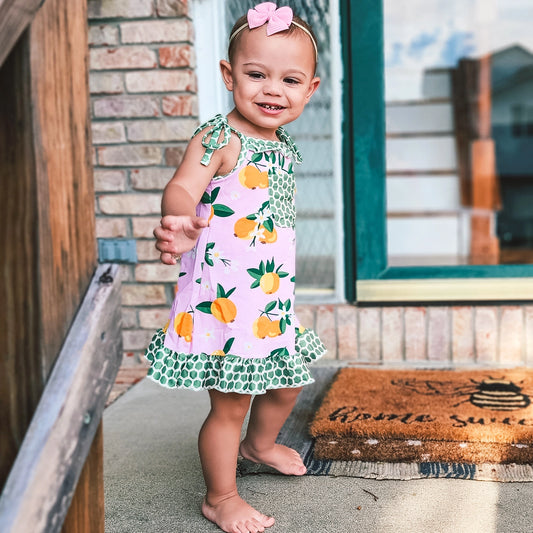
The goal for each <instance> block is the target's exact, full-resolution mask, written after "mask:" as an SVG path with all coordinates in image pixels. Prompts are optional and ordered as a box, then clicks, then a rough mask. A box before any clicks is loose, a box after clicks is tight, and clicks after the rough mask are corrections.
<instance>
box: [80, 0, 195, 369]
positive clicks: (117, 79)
mask: <svg viewBox="0 0 533 533" xmlns="http://www.w3.org/2000/svg"><path fill="white" fill-rule="evenodd" d="M188 7H189V6H188V3H187V0H89V2H88V9H89V47H90V52H89V53H90V90H91V113H92V118H93V122H92V133H93V144H94V169H95V172H94V176H95V189H96V229H97V237H98V238H101V239H116V238H118V239H135V240H136V249H137V259H138V263H137V264H135V265H133V264H131V265H125V266H124V267H123V269H122V274H123V279H124V282H123V291H122V301H123V325H124V330H123V340H124V350H125V357H124V365H125V366H131V365H136V364H140V363H141V362H142V360H141V357H140V356H141V354H142V352H143V350H144V347H145V346H146V344H147V342H148V339H149V338H150V336H151V335H152V333H153V331H154V330H155V329H156V328H158V327H160V326H161V324H164V322H165V321H166V315H167V314H168V309H169V307H170V304H171V303H172V298H173V285H174V282H175V279H176V277H177V273H176V269H175V268H172V267H167V266H164V265H162V264H160V263H159V261H158V253H157V251H156V250H155V248H154V240H153V237H152V231H153V228H154V227H155V226H156V225H157V224H158V223H159V219H160V202H161V193H162V190H163V188H164V186H165V184H166V183H167V182H168V180H169V179H170V177H171V176H172V174H173V172H174V170H175V168H176V166H177V165H179V163H180V161H181V159H182V156H183V153H184V150H185V146H186V144H187V141H188V140H189V138H190V135H191V133H192V132H193V131H194V129H195V127H196V126H197V124H198V118H197V114H198V111H197V108H198V104H197V96H196V78H195V73H194V50H193V40H194V36H193V26H192V21H191V19H190V17H189V14H188Z"/></svg>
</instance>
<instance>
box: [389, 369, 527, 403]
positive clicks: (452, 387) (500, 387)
mask: <svg viewBox="0 0 533 533" xmlns="http://www.w3.org/2000/svg"><path fill="white" fill-rule="evenodd" d="M470 382H471V383H466V384H464V385H459V386H458V385H456V384H455V383H453V382H452V381H431V380H422V379H416V378H415V379H398V380H393V381H392V382H391V383H392V385H396V386H398V387H402V388H404V389H408V390H411V391H413V392H416V393H417V394H423V395H425V396H456V397H461V396H468V397H467V398H466V399H464V400H462V401H460V402H459V403H457V404H455V405H454V406H453V407H457V406H459V405H461V404H462V403H465V402H470V403H471V404H472V405H475V406H476V407H480V408H481V409H490V410H492V411H516V410H518V409H525V408H526V407H527V406H528V405H529V404H530V403H531V400H530V398H529V396H528V395H527V394H524V393H523V392H522V387H521V386H520V385H521V384H522V383H523V381H521V382H520V384H519V385H517V384H516V383H513V382H512V381H510V380H508V379H504V378H500V379H497V378H493V377H488V378H486V379H484V380H482V381H476V380H474V379H470Z"/></svg>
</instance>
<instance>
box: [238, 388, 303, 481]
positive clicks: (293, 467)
mask: <svg viewBox="0 0 533 533" xmlns="http://www.w3.org/2000/svg"><path fill="white" fill-rule="evenodd" d="M301 390H302V388H301V387H299V388H294V389H275V390H269V391H268V392H267V393H266V394H262V395H260V396H256V397H255V398H254V401H253V403H252V410H251V412H250V421H249V423H248V430H247V432H246V437H245V439H244V440H243V441H242V442H241V445H240V449H239V450H240V453H241V455H242V456H243V457H244V458H245V459H250V460H251V461H255V462H256V463H262V464H266V465H269V466H271V467H273V468H275V469H276V470H279V471H280V472H281V473H283V474H288V475H294V476H302V475H303V474H305V472H306V468H305V466H304V464H303V461H302V458H301V457H300V455H299V454H298V452H297V451H296V450H293V449H291V448H288V447H287V446H283V445H281V444H276V438H277V436H278V434H279V431H280V429H281V427H282V426H283V424H284V422H285V420H287V417H288V416H289V414H290V413H291V411H292V408H293V407H294V404H295V403H296V398H297V397H298V394H299V393H300V391H301Z"/></svg>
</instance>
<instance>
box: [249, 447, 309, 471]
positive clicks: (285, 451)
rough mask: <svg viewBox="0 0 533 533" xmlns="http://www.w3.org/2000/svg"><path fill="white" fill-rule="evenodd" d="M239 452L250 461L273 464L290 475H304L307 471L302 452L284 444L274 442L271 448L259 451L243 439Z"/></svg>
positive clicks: (273, 466)
mask: <svg viewBox="0 0 533 533" xmlns="http://www.w3.org/2000/svg"><path fill="white" fill-rule="evenodd" d="M239 453H240V454H241V455H242V456H243V457H244V458H245V459H248V460H249V461H253V462H254V463H261V464H264V465H268V466H271V467H272V468H275V469H276V470H277V471H278V472H281V473H282V474H286V475H288V476H303V475H304V474H305V473H306V472H307V468H305V465H304V462H303V461H302V458H301V457H300V454H299V453H298V452H297V451H296V450H293V449H292V448H289V447H287V446H283V444H274V446H273V447H272V448H271V449H270V450H265V451H261V452H258V451H257V450H254V448H252V447H251V446H250V445H249V444H248V443H247V442H246V441H245V440H243V441H242V442H241V445H240V446H239Z"/></svg>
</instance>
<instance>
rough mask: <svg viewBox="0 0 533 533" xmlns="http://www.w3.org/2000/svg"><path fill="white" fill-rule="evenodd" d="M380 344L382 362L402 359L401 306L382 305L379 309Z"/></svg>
mask: <svg viewBox="0 0 533 533" xmlns="http://www.w3.org/2000/svg"><path fill="white" fill-rule="evenodd" d="M381 345H382V347H381V350H382V354H383V361H384V362H400V361H403V350H404V333H403V308H401V307H384V308H383V309H382V310H381Z"/></svg>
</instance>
